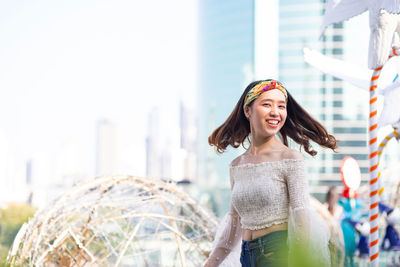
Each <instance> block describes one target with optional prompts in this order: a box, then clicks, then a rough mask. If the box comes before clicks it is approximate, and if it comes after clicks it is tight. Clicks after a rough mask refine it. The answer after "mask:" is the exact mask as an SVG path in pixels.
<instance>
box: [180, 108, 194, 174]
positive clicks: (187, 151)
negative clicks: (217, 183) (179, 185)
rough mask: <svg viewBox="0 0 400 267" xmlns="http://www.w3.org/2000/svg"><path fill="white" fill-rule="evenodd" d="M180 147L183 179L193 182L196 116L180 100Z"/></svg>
mask: <svg viewBox="0 0 400 267" xmlns="http://www.w3.org/2000/svg"><path fill="white" fill-rule="evenodd" d="M179 117H180V122H179V124H180V137H181V142H180V149H181V150H182V152H183V159H182V160H183V161H184V162H183V177H182V178H183V180H188V181H191V182H194V180H195V177H196V143H195V142H196V117H195V114H194V110H193V109H190V108H189V107H187V106H186V105H185V103H184V102H183V101H181V102H180V110H179Z"/></svg>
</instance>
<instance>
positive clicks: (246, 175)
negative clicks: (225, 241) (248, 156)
mask: <svg viewBox="0 0 400 267" xmlns="http://www.w3.org/2000/svg"><path fill="white" fill-rule="evenodd" d="M230 179H231V185H232V192H231V212H233V213H237V214H238V215H239V216H240V222H241V225H242V228H244V229H250V230H258V229H262V228H266V227H269V226H271V225H274V224H280V223H284V222H287V221H288V216H289V205H290V207H291V208H292V209H293V210H294V211H296V210H297V209H302V208H308V207H309V194H308V183H307V178H306V170H305V164H304V160H303V159H283V160H280V161H273V162H261V163H248V164H244V165H238V166H230Z"/></svg>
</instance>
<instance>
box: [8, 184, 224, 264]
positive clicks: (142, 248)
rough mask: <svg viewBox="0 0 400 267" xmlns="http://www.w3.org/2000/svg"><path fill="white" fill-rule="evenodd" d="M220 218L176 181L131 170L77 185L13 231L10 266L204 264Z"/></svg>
mask: <svg viewBox="0 0 400 267" xmlns="http://www.w3.org/2000/svg"><path fill="white" fill-rule="evenodd" d="M216 225H217V220H216V219H215V217H214V215H213V214H212V213H211V212H208V211H206V210H205V209H203V208H202V207H201V206H200V205H198V204H197V203H196V202H195V201H194V200H193V199H191V198H190V197H189V196H188V195H187V194H186V193H184V192H182V191H181V190H180V189H179V188H178V187H177V186H176V185H175V184H172V183H165V182H161V181H158V180H152V179H148V178H138V177H133V176H123V177H103V178H98V179H95V180H93V181H91V182H89V183H86V184H81V185H78V186H75V187H74V188H73V189H72V190H71V191H69V192H67V193H66V194H65V195H63V196H62V197H61V198H59V199H58V200H57V201H55V202H54V203H53V204H52V205H50V206H49V207H47V208H46V209H43V210H40V211H38V212H37V213H36V214H35V216H34V218H33V219H31V220H30V221H29V223H28V224H25V225H24V226H23V227H22V228H21V230H20V232H19V233H18V235H17V237H16V238H15V241H14V244H13V247H12V249H11V250H10V252H9V255H8V263H9V264H10V265H11V266H200V265H201V264H202V263H203V262H204V261H205V259H206V258H207V256H208V253H209V251H210V250H211V245H212V244H211V243H212V240H213V235H214V232H213V231H214V230H215V228H216Z"/></svg>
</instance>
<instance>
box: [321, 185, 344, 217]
mask: <svg viewBox="0 0 400 267" xmlns="http://www.w3.org/2000/svg"><path fill="white" fill-rule="evenodd" d="M339 198H340V194H339V192H338V190H337V188H336V186H331V187H329V189H328V192H327V193H326V199H325V203H324V206H325V207H326V208H327V209H328V211H329V213H330V214H331V215H332V216H333V218H335V219H336V220H338V221H340V220H341V219H342V215H343V207H342V206H340V205H338V201H339Z"/></svg>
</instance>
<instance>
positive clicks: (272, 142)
mask: <svg viewBox="0 0 400 267" xmlns="http://www.w3.org/2000/svg"><path fill="white" fill-rule="evenodd" d="M282 145H283V144H282V143H281V142H279V140H278V138H276V136H270V137H268V138H265V139H256V138H254V139H253V138H252V140H251V143H250V147H249V148H248V149H247V153H249V154H250V155H252V156H257V155H259V154H260V153H262V152H264V151H267V150H268V151H273V150H280V149H282V148H283V147H282Z"/></svg>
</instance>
